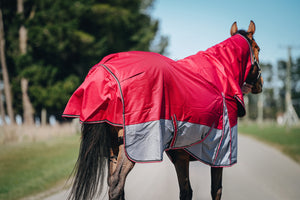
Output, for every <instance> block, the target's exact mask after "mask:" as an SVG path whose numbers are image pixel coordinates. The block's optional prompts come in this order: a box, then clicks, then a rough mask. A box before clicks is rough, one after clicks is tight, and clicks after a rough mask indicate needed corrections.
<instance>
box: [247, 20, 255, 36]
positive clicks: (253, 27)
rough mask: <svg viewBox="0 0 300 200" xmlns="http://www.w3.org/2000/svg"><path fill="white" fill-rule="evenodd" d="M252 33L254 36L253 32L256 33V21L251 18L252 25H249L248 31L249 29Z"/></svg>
mask: <svg viewBox="0 0 300 200" xmlns="http://www.w3.org/2000/svg"><path fill="white" fill-rule="evenodd" d="M247 32H248V33H249V34H250V35H249V36H250V37H252V36H253V34H254V33H255V24H254V22H253V21H252V20H251V21H250V25H249V28H248V31H247Z"/></svg>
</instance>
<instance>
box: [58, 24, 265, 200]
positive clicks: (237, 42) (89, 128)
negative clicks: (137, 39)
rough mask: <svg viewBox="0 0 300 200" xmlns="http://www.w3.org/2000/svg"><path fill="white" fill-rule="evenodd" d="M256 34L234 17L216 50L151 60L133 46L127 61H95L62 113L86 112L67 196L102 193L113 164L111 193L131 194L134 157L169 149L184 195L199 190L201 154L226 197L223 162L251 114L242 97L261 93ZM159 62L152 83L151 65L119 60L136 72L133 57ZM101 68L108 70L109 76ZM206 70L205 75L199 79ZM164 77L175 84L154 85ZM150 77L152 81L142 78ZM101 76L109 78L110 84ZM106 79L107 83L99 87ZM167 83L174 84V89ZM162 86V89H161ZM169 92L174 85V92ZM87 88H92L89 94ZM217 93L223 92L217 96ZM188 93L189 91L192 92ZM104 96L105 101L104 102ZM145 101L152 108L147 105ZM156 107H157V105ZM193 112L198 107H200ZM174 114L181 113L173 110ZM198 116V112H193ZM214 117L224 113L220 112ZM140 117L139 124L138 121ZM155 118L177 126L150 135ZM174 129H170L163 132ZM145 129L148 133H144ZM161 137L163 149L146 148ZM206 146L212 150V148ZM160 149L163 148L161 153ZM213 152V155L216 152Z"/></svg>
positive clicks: (214, 185) (119, 198)
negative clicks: (195, 173) (240, 121)
mask: <svg viewBox="0 0 300 200" xmlns="http://www.w3.org/2000/svg"><path fill="white" fill-rule="evenodd" d="M254 33H255V24H254V22H253V21H251V22H250V25H249V28H248V30H247V31H244V30H238V28H237V24H236V22H234V23H233V25H232V26H231V30H230V34H231V37H230V38H229V39H228V40H226V41H224V42H222V43H220V44H219V45H216V48H213V47H212V48H211V49H208V50H207V51H205V52H202V53H198V54H196V56H191V57H188V58H186V59H183V60H179V61H172V60H170V59H167V60H166V58H165V57H163V56H160V55H156V54H155V55H154V54H151V56H152V57H151V59H150V58H149V59H148V57H147V56H148V55H149V53H145V52H144V53H141V52H134V53H129V54H125V55H126V56H127V55H129V56H128V57H126V56H125V58H124V59H123V60H121V61H120V60H119V59H120V58H121V57H122V56H123V55H124V54H116V55H114V56H109V57H108V58H105V59H104V61H102V62H100V64H98V65H96V66H94V67H93V68H92V69H91V71H90V72H89V74H88V75H87V78H86V80H85V83H83V85H82V86H81V87H80V88H79V89H77V90H76V92H75V93H74V94H73V96H72V97H71V99H70V100H69V103H68V105H67V107H66V109H65V112H64V114H63V116H64V117H80V120H81V121H82V130H81V133H82V138H81V146H80V152H79V156H78V160H77V163H76V166H75V178H74V183H73V186H72V189H71V192H70V195H69V199H70V200H86V199H92V198H93V197H94V196H95V195H96V194H97V193H99V192H101V191H102V187H103V185H104V177H105V174H106V169H108V177H107V183H108V186H109V191H108V194H109V199H110V200H123V199H125V192H124V186H125V181H126V177H127V175H128V173H129V172H130V171H131V170H132V168H133V167H134V165H135V163H136V162H139V161H141V160H142V159H143V158H144V157H143V156H145V157H146V158H145V160H146V161H153V160H160V159H161V157H160V156H161V155H162V152H164V151H166V152H167V154H168V156H169V158H170V160H171V161H172V163H173V164H174V166H175V169H176V173H177V177H178V183H179V189H180V199H181V200H190V199H192V193H193V192H192V188H191V184H190V179H189V162H190V161H194V160H200V161H202V162H204V163H205V164H209V165H210V166H211V197H212V199H213V200H216V199H221V194H222V172H223V167H224V166H231V165H233V164H235V163H236V136H235V134H237V133H236V132H237V128H236V127H237V120H236V118H237V117H238V116H243V115H245V111H244V108H243V106H244V104H243V100H242V99H243V95H244V94H247V93H249V92H251V93H253V94H257V93H260V92H262V85H263V79H262V77H261V69H260V67H259V64H258V63H259V58H258V54H259V50H260V49H259V47H258V45H257V43H256V42H255V40H254V38H253V35H254ZM228 43H230V45H228ZM243 45H244V46H243ZM242 46H243V47H242ZM228 48H230V50H228ZM208 52H212V54H213V56H210V55H209V54H208ZM132 55H139V56H137V59H136V60H132ZM141 55H142V58H141ZM199 56H201V57H202V58H203V57H205V58H209V59H207V60H206V61H201V62H202V63H201V67H200V68H199V66H198V65H197V63H198V62H200V61H199ZM153 58H154V59H153ZM217 58H220V59H221V58H222V59H223V60H222V59H221V61H220V60H218V61H216V59H217ZM147 59H148V60H147ZM153 60H154V61H155V62H158V63H159V64H152V65H151V67H148V68H145V69H147V70H149V71H150V70H154V71H155V73H160V71H163V75H162V76H159V77H156V78H155V80H154V81H152V82H151V80H150V78H149V77H148V79H149V80H145V74H146V72H147V70H146V72H145V71H142V72H135V74H134V75H127V74H126V77H125V78H124V77H123V75H122V73H121V72H122V71H121V69H119V68H121V67H119V68H116V69H115V68H114V66H118V65H122V64H123V65H122V66H123V68H125V69H126V70H125V71H126V73H130V71H132V70H137V69H135V68H134V66H135V63H137V62H138V63H139V66H140V65H141V64H140V63H141V62H142V63H148V62H154V61H153ZM210 60H214V61H213V62H214V64H216V63H219V64H220V65H221V68H218V69H217V70H215V68H217V67H211V66H210V65H209V62H210ZM124 63H125V64H126V66H125V65H124ZM162 63H163V64H162ZM178 63H179V64H178ZM249 63H250V64H249ZM127 65H130V67H131V68H126V67H127ZM145 65H146V64H145ZM156 65H159V67H158V68H156ZM162 65H164V66H165V65H167V67H165V68H164V67H162ZM169 65H170V66H171V67H172V70H169V68H170V66H169ZM178 66H179V67H178ZM184 66H188V67H189V68H191V69H192V71H193V72H191V71H190V72H188V73H185V70H188V69H187V68H185V67H184ZM176 67H178V68H176ZM123 68H122V69H123ZM140 68H143V66H140V67H139V69H140ZM162 68H163V69H162ZM211 68H214V69H213V71H211ZM175 69H176V70H179V71H180V70H181V71H180V73H177V72H178V71H176V73H175V75H174V76H175V79H174V80H173V78H172V76H171V75H169V73H171V74H172V72H173V70H175ZM97 70H98V71H99V70H100V71H101V75H100V76H101V78H99V77H96V75H95V74H97V73H98V71H97ZM114 70H115V71H114ZM143 70H144V69H143ZM197 70H198V71H197ZM205 70H208V71H205ZM103 71H104V72H105V75H103V73H104V72H103ZM195 71H197V72H195ZM102 72H103V73H102ZM194 72H195V73H194ZM207 72H209V73H207ZM210 72H211V73H212V74H213V73H216V74H218V76H219V77H221V78H218V77H216V76H217V75H213V76H210V75H209V74H211V73H210ZM99 73H100V72H99ZM203 73H204V75H203ZM141 76H142V78H141V79H137V77H141ZM151 76H152V75H151ZM186 76H188V77H189V78H187V81H188V82H189V83H188V84H184V83H183V82H180V83H179V84H178V79H180V80H181V79H182V78H183V79H184V78H185V77H186ZM203 76H204V78H201V77H203ZM199 77H200V79H199ZM133 78H134V81H133V82H132V83H130V84H128V85H127V86H126V87H125V83H126V84H127V83H128V81H130V80H132V79H133ZM161 79H162V80H163V81H167V80H169V79H170V80H171V79H172V80H173V82H172V84H171V83H169V82H167V83H165V82H162V85H163V86H162V85H159V86H157V87H156V85H155V84H157V83H159V82H160V80H161ZM172 80H171V81H172ZM145 81H146V83H144V82H145ZM99 82H101V83H99ZM102 82H105V84H103V83H102ZM112 82H113V83H112ZM194 83H196V84H194ZM198 84H200V85H201V84H204V86H203V89H201V91H200V92H199V89H198V88H197V89H196V90H193V88H192V87H190V85H193V87H196V86H197V85H198ZM214 84H215V85H214ZM100 85H104V86H103V87H102V88H100V89H99V87H100ZM149 85H150V86H149ZM168 85H172V86H170V87H168ZM182 85H184V87H185V89H186V88H187V90H186V91H184V95H182V93H180V91H177V88H180V87H182ZM205 85H206V86H205ZM164 87H166V89H165V88H164ZM128 88H131V89H128ZM149 88H150V89H149ZM207 88H208V89H207ZM224 88H225V89H224ZM161 89H162V90H163V92H164V93H162V92H161ZM148 90H149V91H151V94H147V91H148ZM169 90H172V91H171V92H170V91H169ZM189 90H191V92H190V91H189ZM86 91H89V93H87V92H86ZM103 91H105V92H103ZM116 91H118V92H116ZM212 91H218V92H217V94H216V95H215V94H214V92H212ZM220 91H221V92H220ZM130 92H131V93H133V92H134V93H135V94H131V93H130ZM168 92H169V93H170V95H175V97H176V95H177V97H178V98H168V94H169V93H168ZM98 93H99V94H98ZM100 93H101V94H100ZM102 93H105V94H102ZM127 93H129V94H128V96H129V98H128V99H126V97H127V96H126V95H127ZM153 93H155V94H153ZM190 93H191V95H190V96H189V94H190ZM156 94H160V95H162V96H163V97H160V98H161V99H160V100H157V98H158V97H157V96H155V95H156ZM143 95H146V96H147V98H146V100H144V99H143V101H142V103H141V102H139V101H140V99H142V97H143ZM197 95H198V96H197ZM211 95H212V96H213V97H212V98H210V96H211ZM184 96H187V97H188V98H185V97H184ZM201 97H202V98H201ZM190 98H192V100H191V101H190V100H189V99H190ZM116 99H117V100H116ZM132 99H134V100H132ZM150 99H154V100H153V101H157V102H158V103H153V102H152V101H150ZM174 99H175V100H176V101H175V100H174ZM177 99H179V100H177ZM202 99H204V100H202ZM206 99H207V100H206ZM100 101H101V104H99V102H100ZM174 101H175V103H174ZM182 102H183V103H182ZM197 103H198V104H197ZM169 104H170V105H171V104H172V106H174V105H175V106H174V108H173V107H170V106H169V107H168V106H167V105H169ZM186 104H188V106H186ZM202 104H205V106H201V105H202ZM83 105H84V106H83ZM111 105H112V106H111ZM145 105H146V107H147V108H145ZM149 105H151V106H149ZM156 105H158V108H163V109H160V110H159V109H158V110H159V118H158V120H156V121H155V120H153V119H154V118H153V116H154V114H155V113H154V114H153V113H152V110H151V109H152V107H155V106H156ZM177 105H180V106H177ZM210 105H213V106H212V107H213V109H214V111H207V112H206V111H205V110H203V109H204V107H205V108H206V107H210ZM216 105H220V109H219V108H217V109H216V108H215V107H218V106H216ZM130 106H131V107H133V108H134V109H132V110H129V111H127V110H126V109H129V107H130ZM199 107H200V108H199ZM139 108H142V109H143V112H142V113H141V111H139V110H138V109H139ZM120 110H121V112H120ZM154 110H155V112H157V109H154ZM194 110H196V111H197V112H194ZM181 111H184V112H183V117H182V116H181V114H180V112H181ZM185 111H186V112H185ZM101 112H102V113H101ZM118 112H120V114H119V115H117V114H115V113H118ZM199 112H200V114H201V113H206V114H201V115H200V116H198V115H197V114H198V113H199ZM86 113H88V114H86ZM99 113H100V114H99ZM170 113H171V114H170ZM172 113H175V114H174V115H173V114H172ZM186 113H192V114H191V115H190V114H186ZM217 113H221V114H217ZM152 114H153V116H152ZM194 115H197V116H196V117H195V116H194ZM203 115H204V116H203ZM170 116H171V117H170ZM215 116H218V118H216V117H215ZM149 117H150V118H151V120H148V121H146V120H145V119H148V118H149ZM184 117H186V118H184ZM131 119H132V120H133V122H132V124H131V123H130V122H128V121H130V120H131ZM140 121H141V123H139V122H140ZM198 121H201V123H202V122H203V124H204V125H203V124H201V125H199V124H197V122H198ZM154 122H155V123H154ZM157 122H158V123H157ZM157 124H158V125H159V128H160V129H162V127H163V128H166V127H165V126H168V124H171V125H170V126H169V127H167V128H166V129H164V130H163V131H162V133H163V134H160V135H159V137H158V136H157V135H154V136H153V135H152V136H151V137H150V136H149V137H148V135H145V133H144V132H145V131H146V132H147V134H150V133H149V132H151V131H148V129H149V128H152V127H155V126H156V125H157ZM137 127H142V129H137ZM191 127H192V128H191ZM199 127H200V128H199ZM189 128H191V129H189ZM203 128H204V129H203ZM169 129H170V131H165V130H169ZM130 130H133V131H132V132H139V135H138V136H127V135H126V134H128V135H129V133H131V132H130ZM137 130H139V131H137ZM154 130H155V131H156V130H158V129H154ZM181 130H183V131H181ZM195 130H199V131H200V132H199V133H198V132H197V133H195ZM143 131H144V132H143ZM140 132H143V134H141V133H140ZM219 133H220V134H221V136H220V138H219V140H218V142H217V143H216V144H217V146H216V147H212V148H211V149H208V150H206V149H205V148H206V147H205V148H204V147H203V146H200V147H201V149H203V152H202V150H201V152H200V153H199V155H200V156H197V153H194V152H195V151H193V150H195V149H196V152H199V148H198V147H199V146H197V145H203V143H204V144H205V145H206V146H207V144H208V143H205V142H206V141H207V140H212V139H214V138H217V134H219ZM151 134H152V132H151ZM183 135H188V139H189V138H194V137H193V136H195V135H196V137H198V138H199V139H196V140H197V141H196V142H195V141H188V142H186V140H188V139H185V138H183ZM160 136H163V138H160ZM146 137H147V138H146ZM153 137H155V140H152V138H153ZM137 138H142V139H141V140H143V141H142V142H140V143H141V144H142V148H141V146H135V145H136V143H139V141H138V140H137ZM145 138H146V139H145ZM157 138H159V139H160V140H159V142H158V143H159V145H160V146H159V147H160V148H161V149H160V150H156V146H153V145H152V147H151V148H152V149H151V148H150V150H144V148H145V149H147V148H148V147H146V146H143V145H144V144H146V143H147V141H148V143H152V142H154V143H155V141H156V140H158V139H157ZM131 140H132V141H133V142H131ZM149 141H150V142H149ZM130 142H131V143H130ZM210 142H211V141H210ZM137 147H138V148H139V149H137ZM228 149H229V150H228ZM136 151H143V152H142V153H140V152H136ZM205 151H208V152H207V153H206V152H205ZM155 152H158V153H157V155H156V154H155ZM209 155H212V158H210V157H209ZM147 156H148V157H147ZM155 156H156V157H155ZM201 156H202V157H201ZM99 185H100V187H99Z"/></svg>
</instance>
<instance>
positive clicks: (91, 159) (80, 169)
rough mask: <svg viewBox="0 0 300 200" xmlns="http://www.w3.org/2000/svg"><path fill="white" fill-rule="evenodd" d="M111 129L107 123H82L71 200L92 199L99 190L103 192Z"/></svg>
mask: <svg viewBox="0 0 300 200" xmlns="http://www.w3.org/2000/svg"><path fill="white" fill-rule="evenodd" d="M110 130H111V129H110V127H109V125H108V124H107V123H99V124H82V128H81V133H82V138H81V144H80V150H79V156H78V159H77V162H76V165H75V168H74V171H73V173H74V174H75V178H74V183H73V186H72V189H71V192H70V194H69V197H68V199H69V200H86V199H92V198H93V197H94V196H95V195H96V193H97V192H98V191H99V193H101V191H102V187H103V183H104V177H105V174H106V170H105V169H107V168H106V167H107V166H108V165H109V161H108V160H109V157H110V146H111V141H110ZM108 167H109V166H108ZM99 183H100V187H99V188H98V185H99Z"/></svg>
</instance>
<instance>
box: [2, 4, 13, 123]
mask: <svg viewBox="0 0 300 200" xmlns="http://www.w3.org/2000/svg"><path fill="white" fill-rule="evenodd" d="M4 36H5V34H4V26H3V17H2V9H1V8H0V59H1V66H2V75H3V83H4V93H5V99H6V107H7V112H8V116H9V118H10V120H11V123H14V122H15V118H14V110H13V107H12V94H11V88H10V82H9V76H8V72H7V65H6V57H5V38H4ZM1 98H2V97H1Z"/></svg>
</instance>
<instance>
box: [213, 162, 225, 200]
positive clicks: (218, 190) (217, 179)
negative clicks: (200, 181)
mask: <svg viewBox="0 0 300 200" xmlns="http://www.w3.org/2000/svg"><path fill="white" fill-rule="evenodd" d="M222 174H223V168H222V167H211V197H212V199H213V200H220V199H221V195H222Z"/></svg>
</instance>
